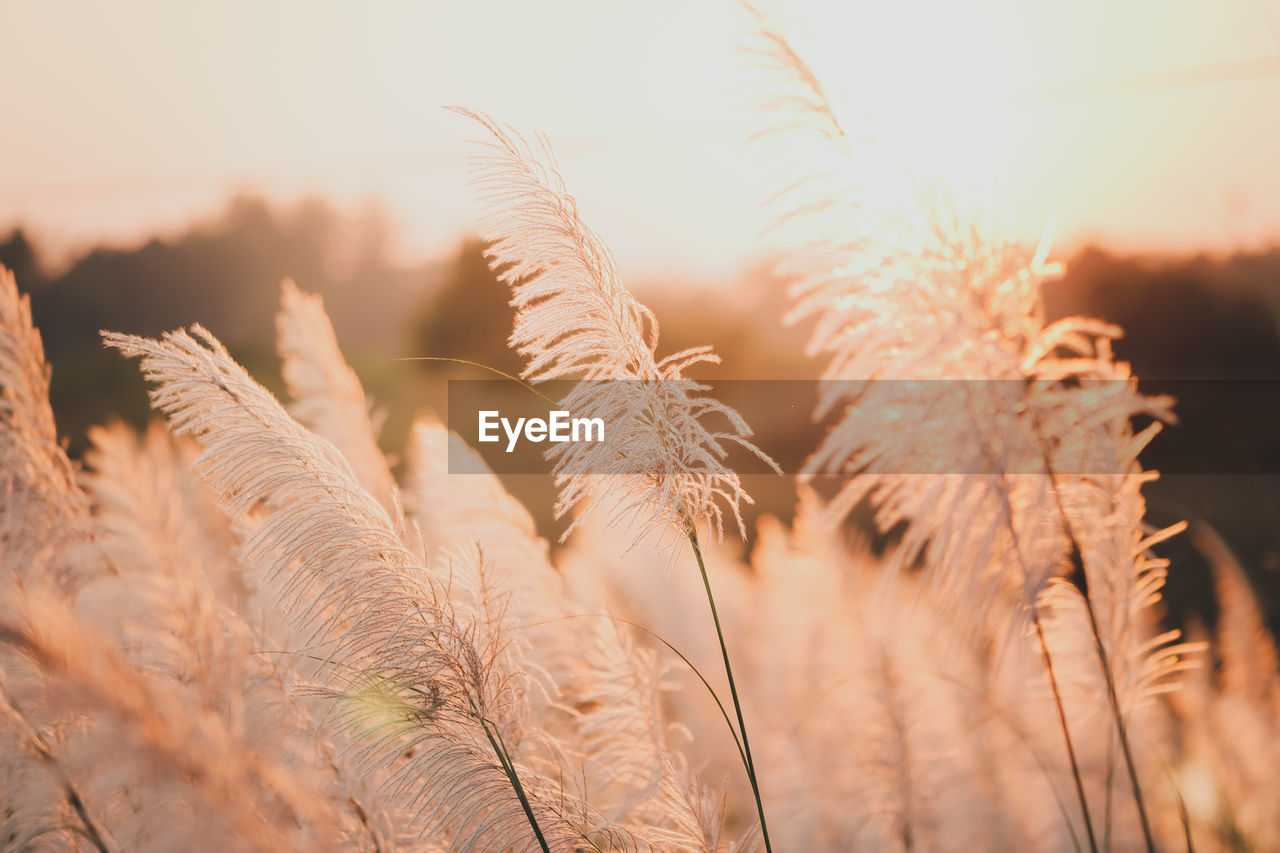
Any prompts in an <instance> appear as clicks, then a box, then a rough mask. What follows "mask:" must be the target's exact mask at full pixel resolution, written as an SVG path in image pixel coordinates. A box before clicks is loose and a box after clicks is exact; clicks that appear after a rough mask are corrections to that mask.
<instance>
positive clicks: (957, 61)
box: [811, 0, 1010, 191]
mask: <svg viewBox="0 0 1280 853" xmlns="http://www.w3.org/2000/svg"><path fill="white" fill-rule="evenodd" d="M829 5H830V8H824V9H822V10H821V13H820V14H819V15H818V16H817V19H818V20H824V21H833V22H835V23H834V25H832V26H829V27H825V28H823V29H822V31H821V32H816V33H812V34H811V42H812V45H813V48H814V53H815V54H816V56H815V57H814V61H815V64H816V65H819V66H821V68H822V72H820V73H821V74H822V76H823V78H824V79H826V80H828V81H830V83H831V86H832V91H831V92H829V94H830V96H831V97H832V99H833V101H835V103H836V106H837V109H839V110H840V111H841V113H842V114H843V115H845V116H847V117H848V118H849V122H848V129H849V130H850V131H851V133H853V135H854V136H855V137H858V136H862V137H864V138H868V137H869V138H870V139H873V140H874V141H875V143H877V144H878V145H879V146H880V147H882V148H883V149H884V151H885V153H886V154H887V155H888V156H890V157H892V158H893V159H895V160H897V161H898V162H899V163H900V164H901V165H902V166H904V167H905V168H906V169H907V170H908V171H909V172H910V173H911V174H912V175H913V176H915V177H916V178H918V179H924V180H927V181H929V182H931V183H933V182H937V183H939V184H941V185H942V186H944V187H947V188H948V189H950V190H956V191H958V190H960V189H961V188H964V187H976V186H983V185H986V184H989V183H990V182H991V181H992V179H993V178H996V177H998V176H999V174H1000V173H1001V159H1002V154H1005V155H1007V151H1005V150H1004V149H1006V148H1007V130H1008V127H1009V125H1010V121H1009V116H1008V115H1007V107H1006V106H1005V105H1004V97H1003V93H1004V92H1005V91H1006V90H1007V88H1008V85H1007V82H1006V81H1005V80H1004V79H1003V78H1004V75H1005V74H1006V73H1007V72H1005V68H1006V63H1005V62H1004V61H1003V59H1002V56H1001V54H1000V50H999V48H1000V45H999V41H998V39H997V38H996V37H995V32H994V30H993V29H992V28H989V27H986V26H984V22H983V20H982V19H981V16H976V15H974V14H973V13H972V10H970V12H969V13H968V14H961V12H960V10H958V9H956V8H953V7H951V6H947V5H943V4H940V3H930V2H921V0H917V2H905V3H888V2H881V3H876V4H871V5H869V6H868V5H861V4H860V5H858V6H857V7H851V6H850V5H848V4H840V3H832V4H829Z"/></svg>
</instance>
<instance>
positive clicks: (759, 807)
mask: <svg viewBox="0 0 1280 853" xmlns="http://www.w3.org/2000/svg"><path fill="white" fill-rule="evenodd" d="M689 544H690V545H692V546H693V556H694V557H695V558H697V560H698V571H699V572H700V573H701V574H702V587H703V589H705V590H706V591H707V603H708V604H710V605H711V620H712V621H713V622H715V625H716V638H717V639H718V640H719V641H720V654H721V656H722V657H723V658H724V674H725V675H726V676H727V677H728V679H729V695H730V696H732V697H733V710H734V712H735V713H736V714H737V715H738V730H739V731H740V732H741V734H742V749H743V753H744V757H745V758H746V763H747V778H748V779H749V780H750V782H751V793H752V794H753V795H755V798H756V812H757V814H759V815H760V835H761V836H762V837H763V838H764V849H765V851H766V853H773V845H772V844H770V843H769V824H768V823H767V822H766V821H765V817H764V802H763V801H762V800H761V799H760V783H759V780H758V779H757V778H756V765H755V761H753V760H752V758H751V741H750V740H749V739H748V738H747V724H746V723H745V722H744V721H743V719H742V703H741V702H740V701H738V686H737V684H736V683H735V682H734V680H733V666H732V665H730V663H729V648H728V646H726V645H725V642H724V631H723V630H722V629H721V628H720V613H719V612H718V611H717V610H716V597H715V596H714V595H713V594H712V593H711V579H710V578H708V577H707V566H706V563H704V562H703V560H702V549H701V548H700V547H699V546H698V533H697V531H696V530H694V528H693V525H690V526H689Z"/></svg>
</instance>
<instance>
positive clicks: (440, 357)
mask: <svg viewBox="0 0 1280 853" xmlns="http://www.w3.org/2000/svg"><path fill="white" fill-rule="evenodd" d="M393 361H444V362H448V363H450V364H465V365H467V366H468V367H478V368H480V369H481V370H487V371H489V372H490V373H493V374H496V375H498V376H501V377H502V378H503V379H510V380H511V381H512V382H515V383H517V384H519V385H523V386H524V387H525V390H527V391H529V392H530V393H532V394H537V395H538V396H539V397H541V398H542V399H544V400H546V401H547V402H548V403H550V404H551V405H553V406H558V405H560V404H559V403H557V402H556V401H555V400H552V399H551V398H550V397H548V396H547V395H546V394H543V393H542V392H541V391H539V390H538V389H537V388H534V387H533V386H532V385H530V384H529V383H528V382H525V381H524V380H523V379H521V378H520V377H519V376H513V375H511V374H510V373H507V372H506V371H505V370H499V369H498V368H496V367H490V366H489V365H487V364H482V363H481V362H478V361H471V360H469V359H465V358H449V357H447V356H443V355H418V356H408V357H405V358H397V359H393Z"/></svg>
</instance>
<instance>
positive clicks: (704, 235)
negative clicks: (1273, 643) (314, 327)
mask: <svg viewBox="0 0 1280 853" xmlns="http://www.w3.org/2000/svg"><path fill="white" fill-rule="evenodd" d="M770 11H771V14H773V15H774V16H775V17H776V18H777V19H778V20H779V21H780V22H782V24H783V25H784V26H785V27H787V28H788V31H789V32H790V33H793V34H794V35H795V36H796V38H797V41H799V42H801V43H803V44H805V45H807V46H808V47H810V48H811V50H812V53H811V56H812V58H813V59H814V61H815V65H817V66H819V67H820V68H822V69H823V71H824V73H825V74H826V75H828V76H832V77H834V78H836V79H839V80H842V81H844V83H845V84H846V86H847V90H848V92H847V95H848V97H849V98H850V99H851V100H852V101H853V102H854V103H856V104H858V105H860V107H864V108H865V110H866V111H867V112H868V113H869V114H872V115H874V117H875V120H876V121H877V122H878V123H879V126H881V127H883V128H885V129H886V132H887V133H892V134H895V136H896V138H898V139H900V140H901V144H902V149H903V151H904V156H905V157H907V158H908V159H909V160H910V161H912V162H917V163H920V164H922V166H924V167H927V168H928V169H930V170H934V171H937V172H940V173H943V174H950V173H954V174H956V175H957V176H960V175H963V176H964V179H965V180H966V181H970V182H972V180H973V179H974V176H980V177H981V180H982V181H983V183H984V185H987V186H991V187H993V188H994V193H993V197H994V198H995V199H996V202H997V206H998V209H999V211H1000V216H1001V220H1002V223H1003V227H1004V228H1006V229H1007V230H1008V231H1009V232H1010V233H1011V234H1013V235H1014V236H1016V237H1018V238H1020V239H1023V240H1026V241H1029V242H1034V241H1035V240H1036V239H1038V238H1039V237H1040V235H1041V234H1042V233H1043V232H1044V231H1045V229H1046V226H1047V225H1049V224H1051V223H1052V224H1053V226H1054V229H1055V232H1056V235H1057V238H1056V247H1057V248H1056V250H1055V255H1056V256H1057V257H1059V258H1061V259H1062V260H1064V261H1065V262H1066V273H1065V275H1064V277H1063V278H1062V279H1061V280H1060V281H1056V282H1053V283H1051V284H1050V285H1049V286H1048V290H1047V294H1046V295H1047V302H1048V307H1049V311H1050V313H1051V314H1053V315H1055V316H1060V315H1065V314H1070V313H1085V314H1090V315H1096V316H1102V317H1105V318H1106V319H1108V320H1110V321H1113V322H1116V323H1118V324H1120V325H1122V326H1123V327H1124V328H1125V329H1126V333H1127V334H1126V337H1125V338H1124V339H1123V340H1122V341H1121V342H1120V343H1119V345H1118V347H1117V349H1118V351H1119V353H1120V355H1121V357H1123V358H1125V359H1127V360H1129V361H1130V362H1131V363H1132V364H1133V367H1134V371H1135V372H1136V373H1137V374H1138V375H1139V376H1141V377H1144V378H1146V379H1147V380H1148V381H1147V382H1146V383H1144V387H1146V388H1150V389H1151V390H1153V391H1159V390H1161V389H1160V382H1159V381H1160V380H1169V379H1188V378H1198V379H1205V380H1213V379H1224V378H1230V379H1239V378H1255V379H1265V378H1272V379H1278V378H1280V168H1278V166H1277V157H1276V152H1277V151H1280V29H1278V27H1280V7H1278V5H1277V4H1276V3H1259V2H1244V0H1228V2H1222V3H1199V2H1191V0H1173V2H1170V0H1165V1H1164V2H1154V0H1132V2H1126V3H1124V4H1115V3H1109V2H1103V0H1081V2H1077V3H1072V4H1061V3H1054V4H1050V3H1046V2H1039V0H1036V2H1021V3H1014V2H1004V0H974V2H968V3H963V4H957V3H941V2H924V0H911V2H905V3H889V2H866V3H819V2H807V0H802V2H795V3H789V4H781V3H778V4H774V6H773V7H771V8H770ZM751 28H752V20H751V18H750V16H749V15H747V14H746V13H745V12H744V10H743V9H742V8H741V7H740V6H738V5H736V4H735V3H732V2H729V0H697V2H680V0H650V2H647V3H643V4H640V3H629V4H628V3H614V2H606V3H600V2H585V0H582V1H581V2H579V0H548V1H547V2H543V3H537V4H531V3H521V2H515V0H511V2H461V0H458V2H454V0H448V2H446V1H445V0H433V2H425V3H381V4H376V5H372V4H368V5H366V4H336V3H333V4H330V3H308V2H283V0H281V1H280V2H268V3H250V2H228V3H218V4H213V3H208V4H205V3H195V4H187V3H183V4H175V3H164V2H159V0H121V2H117V3H113V4H80V3H65V2H49V3H22V2H0V80H3V81H4V85H3V86H0V115H3V116H4V121H3V123H2V124H0V263H3V264H4V265H5V266H8V267H10V268H11V269H13V270H14V272H15V273H16V275H17V277H18V282H19V285H20V287H21V288H22V289H23V290H25V291H26V292H28V293H30V294H31V298H32V305H33V312H34V315H35V320H36V322H37V324H38V325H39V327H40V328H41V330H42V333H43V335H44V340H45V346H46V350H47V353H48V358H49V361H50V363H51V364H52V366H53V382H52V397H53V404H54V408H55V411H56V412H57V415H58V419H59V426H60V428H61V430H62V434H63V435H65V436H66V438H67V441H68V442H69V446H70V448H71V450H72V452H73V454H74V453H78V452H79V451H80V449H81V448H82V447H83V441H84V431H85V429H86V428H87V427H88V426H89V425H91V424H94V423H100V422H102V421H104V420H107V419H108V418H110V417H113V416H119V417H123V418H125V419H127V420H131V421H134V422H137V423H142V422H144V421H145V419H146V417H147V408H146V401H145V389H144V386H143V384H142V382H141V380H140V379H139V378H138V376H137V372H136V369H135V367H134V366H133V365H131V364H128V363H126V362H125V361H124V360H123V359H120V358H118V357H115V356H113V355H111V354H108V353H105V352H104V351H103V350H102V349H101V347H100V345H99V342H98V334H97V333H98V330H99V329H113V330H120V331H127V332H135V333H140V334H146V335H156V334H159V333H161V332H163V331H166V330H169V329H173V328H177V327H179V326H182V325H186V324H189V323H192V322H200V323H202V324H204V325H205V326H207V327H208V328H210V329H211V330H212V331H214V333H215V334H217V335H218V336H219V337H220V338H221V339H222V340H223V341H225V342H226V343H227V344H228V345H229V346H230V347H231V349H232V351H233V353H234V354H235V355H236V357H237V358H238V359H240V360H241V361H242V362H243V363H244V364H246V366H248V367H249V369H250V371H251V372H252V373H253V374H254V375H255V376H257V377H258V378H259V379H260V381H262V382H264V384H266V385H267V386H268V387H271V388H272V389H273V390H276V391H279V390H280V388H281V382H280V377H279V366H278V362H277V360H276V358H275V356H274V344H273V338H274V334H273V324H272V319H273V314H274V311H275V307H276V305H277V302H278V298H279V286H280V281H281V279H282V278H284V277H286V276H287V277H291V278H293V279H294V280H296V281H297V282H298V284H299V285H300V286H301V287H302V288H303V289H305V290H309V291H313V292H318V293H321V294H323V296H324V298H325V301H326V307H327V308H328V310H329V313H330V316H331V317H332V318H333V321H334V325H335V328H336V331H337V334H338V337H339V342H340V344H341V346H342V348H343V350H344V352H345V353H346V355H347V357H348V360H349V361H350V362H351V364H352V365H353V366H354V367H355V369H356V371H357V372H358V373H359V374H360V378H361V380H362V381H363V382H364V384H365V387H366V389H367V390H368V391H369V392H370V394H371V396H372V397H373V399H374V402H375V403H376V405H377V407H378V408H379V409H380V410H382V411H384V412H385V413H386V421H385V423H384V426H383V431H382V441H383V446H384V449H386V450H387V452H388V453H389V454H391V455H392V457H393V459H394V458H395V455H396V454H397V453H398V452H399V450H400V448H401V447H402V444H403V439H404V437H405V432H406V430H407V428H408V424H409V423H410V421H411V418H412V416H413V414H414V412H415V411H420V410H422V409H424V408H435V409H437V410H440V411H441V412H442V416H443V411H442V409H443V406H444V401H445V398H446V382H447V380H448V379H450V378H476V374H475V372H474V371H473V370H471V369H468V368H465V367H461V366H457V365H448V364H441V363H434V362H413V361H403V360H401V359H405V358H412V357H417V356H442V357H450V358H458V359H467V360H472V361H476V362H480V363H484V364H488V365H491V366H493V367H495V368H498V369H501V370H506V371H511V372H515V371H518V369H519V367H520V360H519V358H518V357H516V356H514V355H513V354H512V353H510V352H509V351H508V350H507V348H506V336H507V334H508V333H509V331H510V323H511V311H510V309H509V308H508V306H507V304H506V300H507V294H506V290H505V288H504V287H503V286H502V285H501V284H499V283H498V282H497V281H496V279H495V278H494V276H493V274H492V273H491V272H490V271H489V269H488V266H487V264H486V263H485V260H484V257H483V246H482V245H481V244H480V243H479V242H477V240H476V239H475V238H474V237H473V236H472V234H473V232H474V228H475V223H476V221H477V218H478V217H479V216H480V214H481V210H480V207H479V205H478V203H477V201H476V194H475V192H474V190H473V189H472V188H471V187H469V186H468V185H467V174H468V167H467V156H468V153H469V152H470V151H471V150H472V149H471V148H470V147H469V145H468V139H469V138H471V137H474V136H475V135H476V132H475V128H473V127H471V126H469V125H468V123H467V122H466V121H464V120H462V119H461V118H459V117H458V116H456V115H454V114H452V113H449V112H447V111H445V110H444V109H442V106H444V105H448V104H462V105H465V106H468V107H471V108H475V109H479V110H484V111H486V112H488V113H490V114H492V115H494V116H495V117H497V118H499V119H500V120H502V121H505V122H510V123H512V124H513V125H515V126H516V127H517V128H520V129H521V130H526V131H530V132H532V131H542V132H545V133H546V135H547V136H548V137H549V138H550V140H551V141H552V142H553V144H554V145H555V147H556V149H557V151H558V152H559V155H560V162H561V167H562V170H563V173H564V176H565V179H566V182H567V183H568V184H569V186H570V187H571V188H572V189H573V191H574V193H575V195H576V196H577V197H578V200H579V203H580V207H581V210H582V212H583V215H584V217H585V218H586V219H587V220H588V222H589V223H590V224H591V225H592V226H593V227H594V228H595V229H596V230H597V231H599V232H600V233H601V234H602V235H604V237H605V238H606V240H607V241H608V242H609V243H610V244H611V246H612V247H613V249H614V251H615V253H616V255H617V258H618V263H619V266H620V269H621V270H622V273H623V275H624V278H625V279H626V280H627V281H628V284H629V286H630V287H631V288H632V289H633V291H634V292H635V293H636V294H637V295H638V296H639V297H640V298H641V300H642V301H644V302H646V303H647V304H649V305H650V306H651V307H652V308H653V309H654V310H655V312H656V313H657V315H658V317H659V319H660V321H661V324H662V336H663V342H664V343H663V345H662V349H663V350H664V351H674V350H675V349H678V348H681V347H684V346H690V345H695V344H703V343H710V344H713V345H714V346H715V347H716V349H717V351H718V352H719V353H720V355H721V356H722V359H723V364H722V365H721V366H719V367H718V368H709V369H708V371H707V372H706V374H705V375H707V376H708V377H710V378H752V379H783V378H785V379H803V378H809V377H814V376H816V375H817V374H818V372H819V371H820V368H821V365H820V364H818V363H815V362H812V361H810V360H807V359H806V358H805V357H804V355H803V342H804V340H805V337H806V333H807V329H805V328H804V327H799V328H791V327H785V326H783V325H781V324H780V323H779V318H780V317H781V316H782V315H783V314H784V313H785V310H786V305H787V299H786V294H785V282H783V281H781V280H780V279H778V278H777V277H776V276H775V275H774V274H773V273H772V272H771V270H772V269H773V255H772V252H771V248H770V243H769V239H768V238H767V236H765V237H763V238H762V237H761V235H762V233H765V234H766V235H767V226H768V224H769V219H770V217H769V213H768V208H767V205H766V204H765V202H766V200H767V199H768V197H769V195H770V193H771V192H772V191H773V190H774V189H775V188H776V179H777V175H776V174H772V173H771V172H770V170H769V165H768V161H767V159H765V158H761V157H760V156H758V150H757V148H755V147H753V145H752V144H751V137H752V135H753V133H754V132H755V131H756V130H758V128H759V127H760V121H761V120H760V118H759V115H758V104H757V103H756V97H755V92H754V90H753V88H752V79H753V73H754V72H753V68H754V66H753V61H754V60H753V57H752V55H751V52H750V51H749V50H748V49H745V48H746V46H748V45H749V43H750V32H751ZM1278 405H1280V404H1278ZM1272 408H1276V407H1272ZM1272 415H1274V416H1272ZM1277 417H1280V411H1277V412H1269V411H1266V410H1261V411H1260V410H1259V409H1258V407H1257V406H1256V403H1253V402H1250V403H1246V402H1244V401H1242V403H1241V405H1240V406H1239V407H1236V408H1235V409H1230V408H1229V407H1228V409H1227V410H1223V409H1221V408H1219V409H1216V410H1214V411H1198V412H1197V411H1186V410H1184V411H1183V412H1182V419H1183V423H1182V425H1181V426H1179V427H1177V429H1178V430H1181V431H1182V433H1181V435H1182V437H1183V440H1180V441H1179V443H1178V445H1177V452H1178V453H1180V454H1187V453H1195V452H1197V451H1196V448H1197V447H1198V446H1199V447H1209V446H1211V445H1212V443H1213V442H1221V441H1232V440H1237V439H1238V440H1240V441H1242V442H1244V443H1246V444H1248V446H1250V447H1252V448H1259V449H1260V450H1259V451H1258V452H1259V459H1258V473H1257V474H1255V475H1239V474H1236V475H1232V476H1215V475H1197V476H1191V475H1183V476H1178V477H1167V478H1165V479H1164V480H1163V481H1162V482H1161V483H1158V484H1156V485H1154V486H1152V487H1151V489H1150V490H1149V492H1148V495H1149V505H1150V513H1151V516H1152V521H1153V523H1156V524H1164V523H1168V522H1172V521H1175V520H1178V519H1180V518H1194V519H1197V520H1201V521H1204V522H1206V523H1208V524H1210V525H1212V526H1213V528H1214V529H1216V530H1217V531H1218V532H1219V534H1220V535H1221V536H1222V538H1223V539H1224V540H1225V541H1226V542H1227V543H1228V544H1229V545H1230V546H1231V547H1232V549H1233V550H1235V552H1236V553H1237V556H1238V557H1240V559H1241V561H1242V563H1243V564H1244V565H1245V566H1247V567H1248V568H1249V569H1250V571H1251V572H1252V574H1253V579H1254V581H1255V585H1256V586H1257V588H1258V591H1259V593H1260V597H1261V599H1262V602H1263V604H1264V606H1265V607H1267V608H1268V610H1269V612H1270V613H1271V616H1272V620H1273V627H1274V625H1275V624H1276V622H1277V620H1280V478H1277V477H1275V476H1272V475H1270V474H1267V473H1265V472H1267V471H1276V470H1280V463H1278V462H1277V458H1276V457H1275V455H1274V452H1273V451H1272V450H1271V449H1270V448H1271V447H1272V446H1273V445H1274V442H1272V441H1271V439H1270V436H1271V434H1272V433H1273V432H1274V431H1275V424H1276V422H1277V420H1276V418H1277ZM811 438H812V432H811V431H803V430H796V431H795V432H794V434H792V435H788V434H786V433H785V432H782V433H778V434H771V435H768V436H762V442H761V443H762V444H764V445H765V446H767V447H768V446H774V447H777V446H778V443H779V442H787V441H797V442H798V441H809V440H811ZM771 443H772V444H771ZM1166 447H1167V445H1162V440H1161V439H1157V441H1156V443H1155V444H1154V445H1153V446H1152V448H1151V449H1150V452H1149V454H1148V455H1147V457H1146V458H1147V462H1148V464H1150V465H1152V466H1153V467H1156V468H1159V467H1161V464H1162V453H1164V454H1166V455H1165V456H1164V457H1163V461H1164V462H1165V463H1167V462H1168V456H1167V453H1168V452H1169V451H1168V450H1167V449H1165V448H1166ZM510 485H511V487H512V489H513V491H515V492H516V493H517V494H518V495H520V496H521V497H523V498H524V499H525V500H526V502H527V503H528V504H529V506H530V508H531V510H532V511H533V512H534V514H535V515H536V516H537V517H538V519H539V523H540V524H541V525H542V526H543V529H544V532H546V533H547V534H548V535H549V536H551V537H552V538H554V535H555V534H556V532H557V529H558V528H557V524H556V523H555V522H554V521H553V520H552V519H551V518H550V516H549V507H550V505H551V495H552V490H551V485H550V484H549V483H548V482H547V480H546V478H541V477H515V478H512V482H511V483H510ZM752 486H753V488H754V489H755V490H756V491H757V492H758V493H759V496H760V498H761V500H760V507H759V511H768V512H773V513H776V514H780V515H783V516H786V515H787V514H789V512H790V503H791V501H792V499H793V496H792V493H791V492H790V488H789V486H788V485H786V484H778V483H769V482H763V481H761V482H753V484H752ZM1166 549H1167V551H1168V552H1169V556H1171V557H1173V558H1174V559H1175V561H1176V562H1175V568H1174V571H1173V572H1172V574H1171V579H1170V587H1169V591H1170V595H1169V600H1170V607H1171V610H1172V611H1173V616H1174V618H1177V619H1180V618H1183V617H1187V616H1189V615H1191V614H1193V613H1194V614H1197V615H1199V616H1201V617H1203V618H1205V619H1207V620H1209V621H1212V618H1213V613H1212V605H1211V603H1210V602H1211V598H1212V597H1211V596H1210V595H1209V581H1208V575H1207V573H1206V572H1205V570H1204V566H1203V565H1202V564H1201V561H1200V559H1199V556H1198V554H1197V553H1196V551H1195V548H1194V547H1192V545H1191V544H1190V543H1188V542H1182V541H1175V542H1173V543H1170V544H1169V545H1168V546H1167V548H1166Z"/></svg>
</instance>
